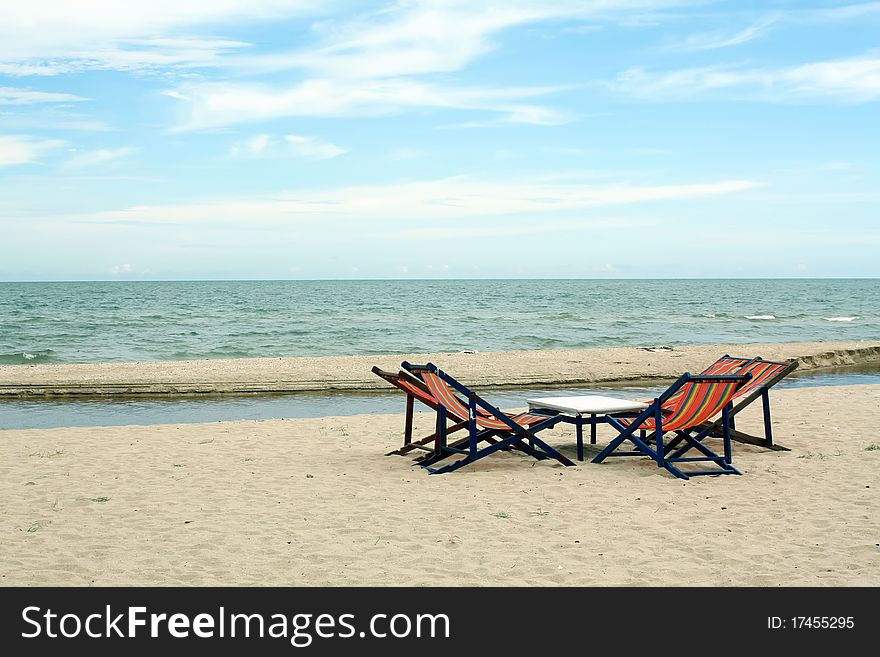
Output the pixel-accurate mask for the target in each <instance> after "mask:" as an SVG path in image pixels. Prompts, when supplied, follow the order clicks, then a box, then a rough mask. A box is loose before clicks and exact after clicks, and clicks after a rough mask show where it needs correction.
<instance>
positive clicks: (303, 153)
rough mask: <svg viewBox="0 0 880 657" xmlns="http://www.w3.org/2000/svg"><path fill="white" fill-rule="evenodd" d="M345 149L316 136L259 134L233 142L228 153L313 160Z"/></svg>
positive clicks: (324, 157)
mask: <svg viewBox="0 0 880 657" xmlns="http://www.w3.org/2000/svg"><path fill="white" fill-rule="evenodd" d="M345 152H346V150H345V149H344V148H341V147H339V146H337V145H336V144H331V143H329V142H326V141H323V140H321V139H319V138H318V137H306V136H302V135H284V136H283V137H275V136H273V135H269V134H259V135H255V136H254V137H251V138H249V139H245V140H242V141H239V142H237V143H236V144H234V145H233V146H232V148H231V150H230V154H231V155H233V156H239V157H263V156H271V157H281V156H284V155H293V156H295V157H303V158H307V159H314V160H329V159H332V158H334V157H338V156H340V155H342V154H343V153H345Z"/></svg>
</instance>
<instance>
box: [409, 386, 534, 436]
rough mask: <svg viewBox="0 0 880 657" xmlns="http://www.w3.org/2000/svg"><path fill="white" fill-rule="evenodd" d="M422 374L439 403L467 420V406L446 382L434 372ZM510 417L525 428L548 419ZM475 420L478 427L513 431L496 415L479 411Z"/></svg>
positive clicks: (531, 416) (525, 414)
mask: <svg viewBox="0 0 880 657" xmlns="http://www.w3.org/2000/svg"><path fill="white" fill-rule="evenodd" d="M420 374H421V376H422V380H423V381H424V382H425V385H426V386H428V390H430V391H431V394H432V395H434V397H436V398H437V401H438V402H439V403H440V404H442V405H443V406H444V407H445V408H446V410H447V411H449V412H450V413H453V414H455V415H458V416H459V417H462V418H466V417H468V416H469V415H470V414H469V413H468V407H467V406H465V405H464V404H463V403H462V402H461V400H460V399H459V398H458V397H457V396H456V395H455V393H454V392H453V391H452V389H451V388H450V387H449V385H448V384H447V383H446V381H444V380H443V379H441V378H440V377H439V376H437V375H436V374H434V373H432V372H420ZM509 417H510V419H511V420H513V421H514V422H516V423H517V424H519V425H521V426H524V427H528V426H530V425H532V424H535V423H537V422H540V421H542V420H546V419H547V417H546V416H545V415H532V414H530V413H519V414H517V415H511V416H509ZM475 419H476V421H477V426H479V427H482V428H483V429H500V430H502V431H510V430H511V429H510V427H509V426H508V425H507V424H506V423H505V422H502V421H501V420H499V419H498V418H496V417H495V416H494V415H490V414H489V413H487V412H486V411H484V410H482V409H477V414H476V416H475Z"/></svg>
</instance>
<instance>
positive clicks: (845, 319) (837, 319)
mask: <svg viewBox="0 0 880 657" xmlns="http://www.w3.org/2000/svg"><path fill="white" fill-rule="evenodd" d="M857 319H858V316H854V317H826V318H825V321H826V322H854V321H856V320H857Z"/></svg>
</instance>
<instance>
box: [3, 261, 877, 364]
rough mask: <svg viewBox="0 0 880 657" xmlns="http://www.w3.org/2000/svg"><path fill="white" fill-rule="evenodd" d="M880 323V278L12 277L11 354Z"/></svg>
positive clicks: (560, 340) (735, 331)
mask: <svg viewBox="0 0 880 657" xmlns="http://www.w3.org/2000/svg"><path fill="white" fill-rule="evenodd" d="M878 338H880V281H878V280H875V279H782V280H780V279H772V280H762V279H746V280H743V279H737V280H721V279H711V280H690V279H687V280H680V279H677V280H406V281H401V280H394V281H347V280H346V281H187V282H59V283H55V282H52V283H0V364H31V363H90V362H106V361H161V360H184V359H200V358H249V357H260V356H329V355H354V354H394V353H413V352H421V353H425V352H437V351H508V350H519V349H578V348H586V347H611V346H662V345H671V344H694V343H715V342H718V343H742V342H790V341H812V340H858V339H878Z"/></svg>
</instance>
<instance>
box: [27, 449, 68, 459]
mask: <svg viewBox="0 0 880 657" xmlns="http://www.w3.org/2000/svg"><path fill="white" fill-rule="evenodd" d="M62 454H64V450H63V449H53V450H52V451H51V452H34V453H33V454H31V455H30V456H36V457H37V458H40V459H51V458H52V457H54V456H61V455H62Z"/></svg>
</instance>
